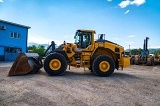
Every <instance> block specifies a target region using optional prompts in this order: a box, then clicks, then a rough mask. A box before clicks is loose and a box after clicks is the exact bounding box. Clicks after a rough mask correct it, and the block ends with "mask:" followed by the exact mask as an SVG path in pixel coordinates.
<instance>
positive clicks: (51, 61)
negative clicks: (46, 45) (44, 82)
mask: <svg viewBox="0 0 160 106" xmlns="http://www.w3.org/2000/svg"><path fill="white" fill-rule="evenodd" d="M66 69H67V61H66V59H65V57H64V56H63V55H61V54H60V53H51V54H49V55H48V56H47V57H46V59H45V60H44V70H45V71H46V73H48V74H49V75H51V76H56V75H62V74H63V73H64V72H65V71H66Z"/></svg>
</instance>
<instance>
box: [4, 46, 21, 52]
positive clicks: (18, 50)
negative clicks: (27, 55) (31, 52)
mask: <svg viewBox="0 0 160 106" xmlns="http://www.w3.org/2000/svg"><path fill="white" fill-rule="evenodd" d="M5 52H6V53H19V52H22V49H21V48H18V47H5Z"/></svg>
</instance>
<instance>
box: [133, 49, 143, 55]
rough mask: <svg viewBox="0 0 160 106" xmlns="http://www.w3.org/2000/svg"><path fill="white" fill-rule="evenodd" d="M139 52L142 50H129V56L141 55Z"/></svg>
mask: <svg viewBox="0 0 160 106" xmlns="http://www.w3.org/2000/svg"><path fill="white" fill-rule="evenodd" d="M141 51H142V49H141V48H139V49H132V50H131V54H133V55H137V54H140V53H141Z"/></svg>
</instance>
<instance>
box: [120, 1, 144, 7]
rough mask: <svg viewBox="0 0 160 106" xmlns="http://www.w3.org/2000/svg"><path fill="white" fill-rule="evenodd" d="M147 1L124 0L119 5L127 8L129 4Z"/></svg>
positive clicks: (140, 3)
mask: <svg viewBox="0 0 160 106" xmlns="http://www.w3.org/2000/svg"><path fill="white" fill-rule="evenodd" d="M145 2H146V0H133V1H130V0H124V1H122V2H121V3H119V4H118V5H119V6H120V7H121V8H125V7H127V6H128V5H137V6H139V5H142V4H144V3H145Z"/></svg>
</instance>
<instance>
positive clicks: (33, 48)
mask: <svg viewBox="0 0 160 106" xmlns="http://www.w3.org/2000/svg"><path fill="white" fill-rule="evenodd" d="M27 49H28V51H29V50H31V51H32V52H33V53H38V54H39V55H40V54H42V53H44V51H45V47H44V46H43V45H39V46H35V45H32V46H28V47H27Z"/></svg>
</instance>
